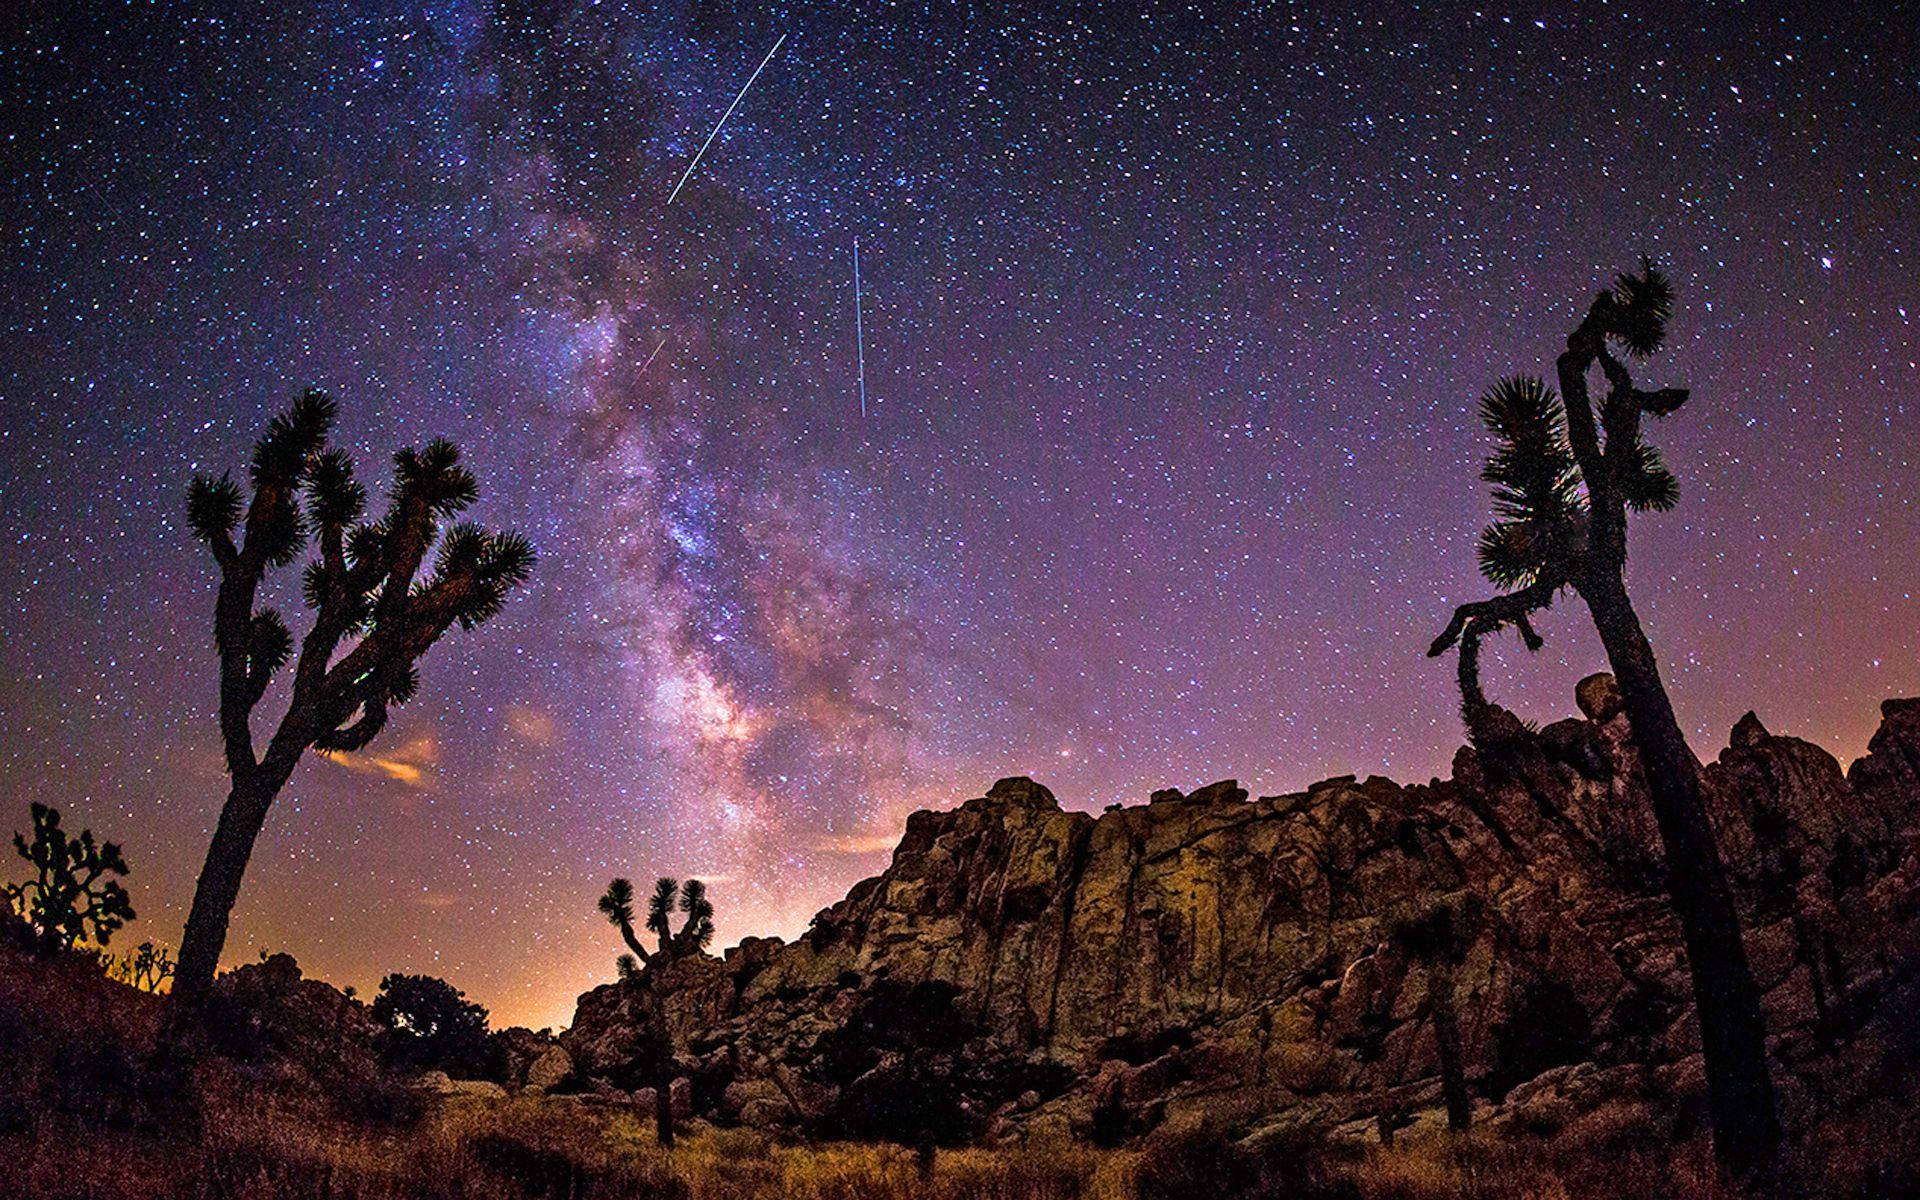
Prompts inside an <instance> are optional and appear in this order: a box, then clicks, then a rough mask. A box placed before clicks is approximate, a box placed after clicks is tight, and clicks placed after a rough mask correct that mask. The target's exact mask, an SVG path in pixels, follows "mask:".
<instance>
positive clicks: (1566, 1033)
mask: <svg viewBox="0 0 1920 1200" xmlns="http://www.w3.org/2000/svg"><path fill="white" fill-rule="evenodd" d="M1592 1041H1593V1021H1592V1018H1590V1017H1589V1016H1588V1015H1587V1010H1586V1009H1585V1008H1583V1007H1581V1005H1580V1001H1579V999H1578V998H1577V997H1576V996H1574V994H1573V990H1572V989H1571V988H1569V987H1568V986H1567V985H1566V984H1565V983H1564V982H1562V981H1560V980H1558V979H1550V978H1541V979H1535V980H1533V981H1531V982H1529V983H1528V984H1527V986H1526V990H1525V991H1523V992H1522V993H1521V994H1520V1002H1519V1004H1518V1005H1516V1006H1515V1008H1514V1010H1513V1013H1512V1014H1511V1015H1510V1016H1509V1017H1508V1019H1507V1020H1506V1021H1504V1022H1502V1023H1501V1024H1500V1025H1498V1026H1496V1027H1495V1028H1494V1030H1493V1070H1492V1072H1491V1074H1490V1075H1489V1077H1488V1079H1487V1090H1488V1092H1489V1093H1490V1094H1491V1095H1493V1096H1494V1097H1496V1098H1498V1097H1501V1096H1505V1095H1506V1094H1507V1093H1508V1092H1509V1091H1511V1090H1512V1089H1513V1088H1515V1087H1517V1086H1519V1085H1520V1084H1523V1083H1525V1082H1526V1081H1527V1080H1529V1079H1532V1078H1534V1077H1535V1076H1537V1075H1539V1074H1541V1073H1542V1072H1544V1071H1551V1070H1552V1069H1553V1068H1555V1067H1563V1066H1566V1065H1567V1064H1568V1063H1576V1062H1580V1061H1582V1060H1583V1059H1585V1058H1586V1057H1587V1055H1588V1052H1589V1050H1590V1048H1591V1045H1592Z"/></svg>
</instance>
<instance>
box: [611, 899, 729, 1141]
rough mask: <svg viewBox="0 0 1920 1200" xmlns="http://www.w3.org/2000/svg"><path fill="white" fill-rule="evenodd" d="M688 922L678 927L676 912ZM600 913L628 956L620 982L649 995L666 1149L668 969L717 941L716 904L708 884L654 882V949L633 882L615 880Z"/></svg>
mask: <svg viewBox="0 0 1920 1200" xmlns="http://www.w3.org/2000/svg"><path fill="white" fill-rule="evenodd" d="M676 907H678V909H679V911H680V912H681V913H682V914H683V917H684V919H683V920H682V922H681V925H680V928H679V930H678V931H676V930H675V929H674V928H673V914H674V909H675V908H676ZM600 911H601V912H602V913H604V914H605V915H606V918H607V920H608V922H609V923H611V924H612V925H613V926H614V927H615V928H616V929H618V930H619V931H620V938H621V940H622V941H624V942H625V943H626V944H627V950H628V953H626V954H622V955H621V956H620V957H619V959H617V960H616V963H615V965H616V966H617V967H618V968H619V971H620V978H621V981H622V982H624V983H626V984H628V985H630V986H633V987H638V988H642V989H644V990H645V991H646V993H647V997H648V1001H649V1005H648V1010H649V1011H648V1016H647V1038H648V1041H649V1042H650V1043H651V1045H650V1047H649V1052H650V1054H651V1056H652V1059H653V1062H654V1064H655V1068H654V1101H653V1122H654V1132H655V1133H656V1135H657V1136H658V1139H659V1142H660V1144H661V1145H662V1146H671V1145H673V1030H672V1029H671V1028H670V1027H669V1026H668V1024H667V994H666V988H665V986H664V979H665V976H666V972H667V968H668V967H670V966H672V965H673V964H674V963H675V962H678V961H679V960H680V959H683V958H688V957H691V956H693V955H696V954H699V953H702V952H703V951H705V950H706V948H707V944H708V943H709V942H711V941H713V902H712V901H711V900H709V899H707V885H706V884H704V883H701V882H700V881H699V880H698V879H689V880H687V882H686V884H685V885H684V886H683V885H682V884H681V883H680V882H679V881H678V880H675V879H668V878H664V877H663V878H661V879H658V880H656V881H655V882H654V886H653V896H652V898H651V899H650V900H648V901H647V923H646V928H647V931H648V932H649V933H651V934H653V935H654V938H655V939H656V942H657V944H656V945H655V946H654V947H653V948H652V949H651V950H649V949H648V948H647V946H646V945H645V943H643V942H642V941H641V940H640V936H639V934H638V932H637V931H636V930H635V929H634V926H633V918H634V911H633V884H632V883H630V882H628V881H627V880H625V879H615V880H614V881H613V882H612V883H609V884H608V885H607V890H606V892H605V894H603V895H602V896H601V897H600Z"/></svg>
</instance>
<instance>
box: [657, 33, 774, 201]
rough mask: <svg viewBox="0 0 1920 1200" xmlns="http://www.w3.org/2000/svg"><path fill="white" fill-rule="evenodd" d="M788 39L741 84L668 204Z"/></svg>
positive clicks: (701, 145) (671, 195) (676, 185)
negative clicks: (754, 82)
mask: <svg viewBox="0 0 1920 1200" xmlns="http://www.w3.org/2000/svg"><path fill="white" fill-rule="evenodd" d="M786 40H787V35H786V34H784V33H783V34H781V35H780V40H779V41H777V42H775V43H774V44H773V49H771V50H769V51H767V56H766V57H765V58H763V59H761V60H760V65H759V66H757V67H755V68H754V69H753V74H751V75H749V76H747V82H746V83H745V84H743V85H741V88H740V95H738V96H735V97H734V98H733V103H732V104H729V105H727V111H726V112H723V113H721V114H720V121H719V124H716V125H715V126H714V127H713V132H712V133H710V134H708V135H707V140H706V141H704V142H702V143H701V144H700V152H699V153H698V154H695V155H694V156H693V161H692V162H690V163H688V164H687V169H686V171H685V173H683V174H682V175H681V176H680V182H679V183H676V184H674V185H673V191H672V192H671V193H669V194H668V196H667V203H668V204H672V203H673V198H674V197H675V196H678V195H679V194H680V189H681V188H683V187H685V186H687V180H689V179H691V178H693V169H694V168H695V167H697V166H699V165H700V159H701V156H702V155H704V154H706V152H707V147H708V146H711V145H713V139H714V138H717V137H719V136H720V127H721V126H722V125H725V124H726V123H727V118H728V117H730V116H732V115H733V110H734V109H735V108H737V107H739V105H740V100H741V98H742V97H744V96H745V95H746V94H747V89H748V88H750V87H752V86H753V81H754V80H756V79H758V78H760V72H762V71H764V70H766V69H767V64H768V63H770V62H772V61H773V56H774V55H776V54H778V53H780V43H781V42H784V41H786Z"/></svg>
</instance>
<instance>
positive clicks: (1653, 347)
mask: <svg viewBox="0 0 1920 1200" xmlns="http://www.w3.org/2000/svg"><path fill="white" fill-rule="evenodd" d="M1613 303H1614V308H1615V313H1614V314H1613V328H1612V329H1611V330H1610V331H1609V332H1610V333H1611V336H1612V337H1613V338H1614V340H1615V341H1617V342H1619V343H1620V344H1621V345H1622V346H1623V347H1625V348H1626V351H1627V353H1629V354H1631V355H1633V356H1634V357H1635V358H1650V357H1652V356H1653V354H1654V353H1655V352H1657V351H1658V350H1659V349H1660V347H1661V346H1662V345H1664V344H1665V343H1666V340H1667V322H1668V321H1669V320H1671V319H1672V317H1673V284H1672V283H1671V282H1669V281H1668V279H1667V277H1666V276H1665V275H1664V274H1662V273H1661V272H1660V270H1659V268H1657V267H1655V266H1654V265H1653V260H1652V259H1649V258H1646V257H1644V256H1643V257H1642V258H1641V259H1640V273H1639V274H1638V275H1634V274H1630V273H1629V274H1622V275H1621V276H1620V277H1619V278H1618V279H1616V280H1615V281H1614V284H1613Z"/></svg>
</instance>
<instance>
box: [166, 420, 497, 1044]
mask: <svg viewBox="0 0 1920 1200" xmlns="http://www.w3.org/2000/svg"><path fill="white" fill-rule="evenodd" d="M334 411H335V406H334V402H333V400H332V399H330V398H329V397H327V396H326V395H325V394H324V393H321V392H317V391H311V390H310V391H308V392H306V393H304V394H303V395H302V396H301V397H300V399H299V400H297V401H296V402H295V403H294V404H293V406H292V407H291V408H290V409H288V410H287V411H286V412H285V413H283V414H281V415H280V416H278V417H275V418H274V419H273V421H272V422H271V423H270V424H269V425H268V426H267V431H266V434H265V435H264V436H263V437H262V438H261V439H260V441H259V442H258V443H257V444H256V445H255V446H254V450H253V464H252V471H251V481H250V482H251V496H250V497H249V496H248V495H247V494H246V493H245V492H243V490H242V488H241V487H240V485H239V484H236V483H235V482H233V480H232V479H231V478H229V477H227V476H225V475H223V476H221V477H220V478H218V479H214V478H210V477H208V476H205V475H196V476H195V477H194V480H193V484H192V486H191V487H190V488H189V489H188V491H187V519H188V523H189V524H190V525H191V526H192V528H193V532H194V536H196V537H197V538H199V539H200V540H201V541H203V542H205V543H206V544H207V546H208V548H209V549H210V550H211V551H212V555H213V561H214V564H215V565H216V567H217V568H218V570H219V581H220V588H219V595H218V599H217V600H216V601H215V605H214V620H213V632H214V643H215V646H216V647H217V648H218V651H219V657H220V732H221V741H222V744H223V747H224V750H225V754H226V760H227V774H228V775H229V776H230V777H231V779H232V781H233V783H232V791H231V792H230V794H229V795H228V797H227V801H226V804H225V805H224V806H223V807H222V808H221V810H220V823H219V825H218V827H217V828H216V829H215V831H214V835H213V841H212V843H211V844H210V845H209V846H208V847H207V859H206V865H205V866H203V867H202V868H201V870H200V880H199V884H198V886H197V887H196V888H195V889H194V895H193V908H192V910H191V911H190V913H189V914H188V916H187V928H186V933H185V935H184V936H183V937H182V939H181V942H180V965H179V970H178V973H177V974H176V975H175V977H174V987H173V994H174V997H175V1000H176V1001H177V1002H180V1003H181V1004H182V1005H183V1006H185V1005H191V1004H192V1003H194V1002H196V1001H198V1000H199V999H200V998H201V997H202V996H203V995H204V994H205V993H206V990H207V988H208V987H209V986H210V985H211V984H212V982H213V975H214V971H215V969H216V968H217V967H218V965H219V961H220V951H221V948H222V947H223V946H224V945H225V943H226V938H227V923H228V920H229V918H230V917H231V915H232V912H233V904H234V901H235V899H237V898H238V896H239V894H240V880H241V876H242V875H244V874H245V872H246V868H247V860H248V858H249V857H251V855H252V854H253V845H254V842H255V840H256V839H257V838H258V837H259V836H260V829H261V826H262V824H263V823H264V822H265V821H266V817H267V809H268V808H269V807H270V806H271V805H272V804H273V800H274V797H275V796H277V795H279V793H280V789H281V788H282V787H284V786H285V785H286V782H287V780H288V778H289V777H291V776H292V774H293V770H294V767H295V766H297V765H298V764H299V762H300V758H301V756H302V755H304V754H305V753H306V752H307V750H309V749H314V750H319V751H322V752H347V751H354V750H359V749H362V748H364V747H365V746H366V745H367V744H368V743H369V742H371V741H372V740H373V739H374V737H375V736H377V735H378V734H379V732H380V731H381V729H382V728H384V727H385V725H386V723H387V713H388V710H389V709H390V708H391V707H392V706H394V705H397V704H404V703H405V702H406V701H407V700H409V699H411V698H412V696H413V695H414V693H415V691H416V690H417V689H418V688H419V685H420V676H419V672H418V670H417V667H416V664H417V663H418V662H419V659H420V657H421V655H423V654H425V653H426V652H427V651H428V649H430V648H431V647H432V646H433V644H434V643H435V642H436V641H438V640H439V639H440V637H441V635H443V634H444V633H446V632H447V630H448V629H450V628H452V627H453V626H454V625H456V624H457V625H459V626H460V627H461V628H463V629H471V628H473V627H474V626H476V625H478V624H480V623H481V622H483V621H485V620H487V619H488V618H489V617H491V616H493V615H494V614H495V613H497V612H499V611H500V608H501V606H502V605H504V604H505V603H506V601H507V597H508V596H509V595H511V594H512V592H513V590H514V589H515V588H516V587H518V586H519V585H520V584H522V583H523V582H525V581H526V579H527V576H528V574H529V573H530V572H531V571H532V569H533V549H532V547H531V546H529V545H528V544H527V541H526V539H525V538H522V537H521V536H519V535H518V534H514V533H495V532H490V531H488V530H484V529H481V528H479V527H477V526H474V525H467V524H459V525H454V526H452V527H451V528H444V529H443V525H444V523H445V522H446V521H448V520H449V519H451V518H452V517H453V516H455V515H456V514H458V513H459V512H461V511H462V510H464V509H466V508H467V507H468V506H470V505H471V504H472V503H473V502H474V499H475V497H476V496H478V494H479V486H478V484H477V483H476V482H475V481H474V478H473V475H472V473H470V472H469V471H468V470H467V469H466V468H465V467H462V466H461V465H460V451H459V450H458V449H457V448H455V447H454V445H453V444H452V443H451V442H444V441H436V442H431V443H429V444H428V445H427V446H426V447H425V448H424V449H420V450H413V449H406V450H402V451H400V452H399V453H398V454H396V455H394V476H395V480H394V487H393V491H392V494H391V497H390V499H389V501H388V504H387V510H386V513H385V515H384V516H382V517H380V518H379V519H377V520H371V521H368V520H363V519H362V518H363V517H364V515H365V513H366V508H367V490H366V488H365V487H363V486H362V485H361V484H360V483H358V482H357V481H356V480H355V479H354V477H353V461H352V459H351V458H349V457H348V455H347V453H346V452H345V451H344V450H337V449H335V450H330V449H328V448H327V438H328V435H329V434H330V433H331V432H332V429H333V421H334ZM310 537H311V539H312V541H313V542H314V544H315V546H316V549H317V553H316V555H315V557H314V558H313V560H312V561H311V562H309V563H308V564H307V568H306V573H305V578H304V583H305V593H306V602H307V605H308V607H310V608H312V609H313V612H314V616H313V623H312V625H311V627H310V628H309V629H308V631H307V634H306V636H305V637H304V638H303V639H301V641H300V643H299V648H298V652H297V655H296V651H295V645H294V636H293V634H292V632H291V631H290V630H289V629H288V627H287V623H286V621H285V620H284V619H283V618H282V617H281V616H280V614H279V613H278V612H277V611H275V610H274V609H272V608H261V607H258V606H257V603H256V599H257V596H258V593H259V589H260V585H261V581H262V579H263V578H264V576H265V574H266V572H267V570H268V568H271V567H284V566H286V565H288V564H290V563H292V562H293V561H294V560H295V559H296V558H298V557H299V556H300V553H301V550H302V549H303V547H305V546H306V544H307V542H308V540H309V538H310ZM436 543H437V546H438V550H437V552H436V550H435V547H436ZM429 554H433V555H434V558H433V564H432V569H431V571H430V573H429V574H428V575H427V576H426V578H424V579H421V578H418V576H419V575H420V571H421V567H422V566H423V564H425V563H426V562H427V559H428V556H429ZM289 662H291V663H293V664H294V666H293V681H292V688H291V694H290V697H289V700H288V703H287V707H286V711H285V713H284V714H283V715H282V717H281V719H280V723H279V725H278V727H277V728H276V729H275V730H274V733H273V736H272V738H271V739H270V740H269V741H268V743H267V747H266V750H265V752H264V753H257V752H256V748H255V745H254V736H253V729H252V717H253V712H254V709H255V708H256V707H257V706H258V705H259V703H260V701H261V699H262V698H263V697H264V696H265V695H266V693H267V686H268V685H269V684H270V683H271V682H272V681H273V678H274V676H275V675H276V674H277V673H278V672H279V671H280V669H281V668H282V667H285V666H286V665H287V664H288V663H289Z"/></svg>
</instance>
